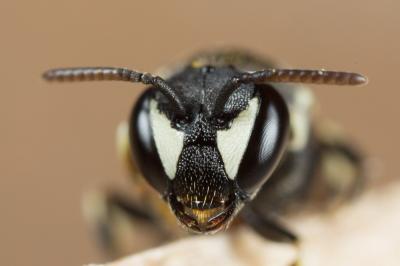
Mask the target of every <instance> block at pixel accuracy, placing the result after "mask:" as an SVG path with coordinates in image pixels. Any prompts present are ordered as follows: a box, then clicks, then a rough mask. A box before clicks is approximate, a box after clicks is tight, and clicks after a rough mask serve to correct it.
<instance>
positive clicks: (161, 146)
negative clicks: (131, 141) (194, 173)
mask: <svg viewBox="0 0 400 266" xmlns="http://www.w3.org/2000/svg"><path fill="white" fill-rule="evenodd" d="M150 120H151V127H152V130H153V137H154V141H155V144H156V147H157V151H158V155H159V156H160V159H161V163H162V165H163V167H164V171H165V173H166V174H167V176H168V177H169V178H170V179H173V178H174V177H175V173H176V168H177V164H178V159H179V155H180V154H181V152H182V148H183V136H184V134H183V132H181V131H178V130H176V129H174V128H172V127H171V121H170V120H168V118H167V117H166V116H165V115H164V114H162V113H161V112H160V111H159V110H158V108H157V102H156V101H154V100H152V101H151V102H150ZM149 163H151V162H149Z"/></svg>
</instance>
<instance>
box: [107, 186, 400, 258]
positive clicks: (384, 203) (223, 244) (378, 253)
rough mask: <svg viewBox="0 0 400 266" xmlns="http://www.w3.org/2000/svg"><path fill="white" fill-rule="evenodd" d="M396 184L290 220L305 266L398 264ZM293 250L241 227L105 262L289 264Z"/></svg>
mask: <svg viewBox="0 0 400 266" xmlns="http://www.w3.org/2000/svg"><path fill="white" fill-rule="evenodd" d="M399 194H400V185H399V184H395V185H393V186H388V187H386V188H381V189H380V190H377V191H375V192H369V193H368V194H366V195H364V196H363V197H362V198H360V199H359V200H358V201H357V202H355V203H354V204H352V205H349V206H347V207H344V208H342V209H339V210H338V211H337V212H335V213H334V214H330V215H325V216H314V215H310V216H305V217H297V218H294V219H293V220H292V222H291V223H293V225H294V227H295V228H296V229H297V231H298V232H299V233H300V235H302V236H303V237H302V239H303V241H302V246H301V251H300V252H301V258H302V263H303V264H302V265H304V266H318V265H324V266H330V265H332V266H337V265H341V266H345V265H349V266H353V265H363V266H367V265H371V266H375V265H385V266H391V265H393V266H395V265H399V263H400V231H399V230H398V226H399V224H400V197H399V196H398V195H399ZM295 256H296V250H295V249H294V248H293V247H292V246H290V245H286V244H276V243H273V242H267V241H264V240H263V239H261V238H260V237H258V236H257V235H256V234H254V233H253V232H252V231H250V230H248V229H246V228H240V229H239V230H237V231H235V232H234V233H232V234H227V233H224V234H218V235H216V236H212V237H210V236H203V237H192V238H187V239H184V240H180V241H177V242H175V243H171V244H168V245H166V246H162V247H159V248H155V249H152V250H148V251H145V252H143V253H140V254H136V255H133V256H130V257H126V258H124V259H121V260H118V261H116V262H113V263H109V264H106V265H107V266H128V265H164V266H167V265H168V266H169V265H176V266H178V265H179V266H180V265H188V266H189V265H196V266H197V265H200V266H203V265H219V266H223V265H234V266H236V265H238V266H239V265H240V266H244V265H273V266H275V265H290V262H291V261H292V260H293V259H294V257H295Z"/></svg>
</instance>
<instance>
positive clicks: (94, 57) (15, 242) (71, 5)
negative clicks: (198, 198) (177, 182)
mask: <svg viewBox="0 0 400 266" xmlns="http://www.w3.org/2000/svg"><path fill="white" fill-rule="evenodd" d="M399 11H400V2H399V1H395V0H382V1H373V0H363V1H361V0H358V1H357V0H348V1H342V2H338V1H319V0H310V1H290V2H289V1H240V3H238V1H196V2H191V3H188V1H159V2H158V3H151V2H150V1H146V2H145V1H140V2H139V1H77V0H68V1H50V0H36V1H22V0H17V1H10V0H8V1H7V0H3V1H2V2H1V4H0V29H1V31H0V32H1V41H0V47H1V49H0V70H1V72H0V73H1V81H0V84H1V85H0V86H1V87H0V129H1V131H0V149H1V150H0V215H1V216H0V264H2V265H58V266H64V265H65V266H66V265H81V264H83V263H88V262H96V261H101V256H100V254H99V252H98V250H97V249H96V246H95V245H94V242H93V238H92V237H91V235H90V234H89V233H88V231H87V227H86V225H85V223H84V220H83V218H82V215H81V207H80V201H81V195H82V194H83V193H84V191H87V190H89V189H93V188H96V187H104V186H106V185H113V186H118V185H121V184H125V183H126V182H128V181H127V180H125V178H124V175H123V171H122V169H121V168H122V167H121V165H120V163H119V162H118V160H117V158H116V155H115V148H114V132H115V127H116V126H117V124H118V123H119V122H120V121H121V120H124V119H125V118H127V116H128V114H129V112H130V109H131V107H132V103H133V102H134V101H135V99H136V97H137V95H138V93H139V92H140V91H141V90H142V87H143V86H140V85H132V84H127V83H108V82H103V83H81V84H74V85H71V84H61V85H60V84H57V85H56V84H54V85H49V84H47V83H45V82H43V81H42V80H41V78H40V76H41V73H42V72H43V71H44V70H46V69H48V68H52V67H60V66H97V65H99V66H101V65H110V66H126V67H131V68H135V69H139V70H144V71H153V70H154V69H156V68H157V67H159V66H161V65H164V64H167V63H170V62H174V61H176V60H177V59H180V58H184V57H185V55H188V54H189V55H190V53H191V52H193V51H196V50H198V49H200V48H207V47H210V46H215V45H219V46H221V45H224V44H227V45H230V46H231V45H234V46H240V47H246V48H249V49H251V50H254V51H255V52H258V53H260V54H264V55H270V56H272V57H274V58H278V59H281V60H283V61H285V62H288V63H290V64H291V65H292V66H295V67H305V68H321V67H322V68H326V69H338V70H351V71H359V72H361V73H364V74H366V75H367V76H368V77H369V78H370V83H369V85H368V86H366V87H362V88H349V87H340V88H339V87H329V86H327V87H315V88H314V91H315V93H316V95H317V97H318V99H319V102H320V104H321V111H322V113H323V114H324V115H325V116H327V117H329V118H332V119H333V120H336V121H338V122H339V123H341V124H342V125H343V126H344V127H345V129H346V131H347V132H348V133H349V134H350V135H351V137H352V138H353V139H354V140H356V141H357V142H358V143H359V144H360V145H362V146H363V147H364V149H365V150H366V151H367V152H368V153H369V154H370V155H371V156H372V157H375V158H379V160H380V161H381V162H382V166H383V167H382V169H383V175H384V176H388V177H391V178H399V171H400V165H399V163H398V159H397V156H396V155H397V153H398V149H399V148H400V147H399V145H398V144H399V140H398V137H399V135H400V126H399V118H398V116H399V110H400V109H399V107H398V101H399V100H398V99H399V96H400V90H399V89H398V88H397V87H398V86H399V85H398V84H399V81H398V76H399V74H398V73H397V71H398V68H399V66H400V56H399V47H400V16H399Z"/></svg>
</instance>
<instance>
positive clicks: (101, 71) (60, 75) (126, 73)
mask: <svg viewBox="0 0 400 266" xmlns="http://www.w3.org/2000/svg"><path fill="white" fill-rule="evenodd" d="M43 78H44V79H46V80H48V81H91V80H121V81H128V82H140V83H143V84H151V85H153V86H154V87H156V88H157V89H158V90H160V91H161V92H162V93H163V94H164V95H165V97H167V99H168V100H169V102H170V103H171V104H172V106H173V107H174V109H175V112H176V114H177V115H178V116H180V117H184V116H185V115H186V109H185V107H184V105H183V101H182V97H181V96H180V95H179V93H178V92H177V91H176V90H174V89H173V88H171V87H170V86H169V85H168V84H167V83H166V82H165V80H164V79H162V78H161V77H158V76H153V75H151V74H149V73H141V72H137V71H134V70H130V69H126V68H115V67H78V68H58V69H51V70H49V71H46V72H45V73H44V74H43Z"/></svg>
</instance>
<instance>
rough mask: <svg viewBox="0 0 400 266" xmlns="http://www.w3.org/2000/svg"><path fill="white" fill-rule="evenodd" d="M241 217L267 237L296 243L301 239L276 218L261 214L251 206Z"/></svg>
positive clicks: (244, 210) (245, 209)
mask: <svg viewBox="0 0 400 266" xmlns="http://www.w3.org/2000/svg"><path fill="white" fill-rule="evenodd" d="M241 217H242V219H243V220H244V221H245V222H246V224H248V225H249V226H250V227H251V228H253V230H254V231H256V232H257V233H258V234H260V235H261V236H263V237H265V238H267V239H270V240H273V241H277V242H283V243H291V244H296V243H297V242H298V241H299V239H298V237H297V236H296V235H295V234H294V233H292V232H291V231H290V230H289V229H287V228H286V227H285V226H284V225H282V224H280V223H279V222H278V221H277V220H276V219H274V218H272V217H265V216H263V215H261V214H259V213H258V212H257V211H255V210H254V209H253V208H251V206H247V207H245V208H244V209H243V210H242V212H241Z"/></svg>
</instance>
